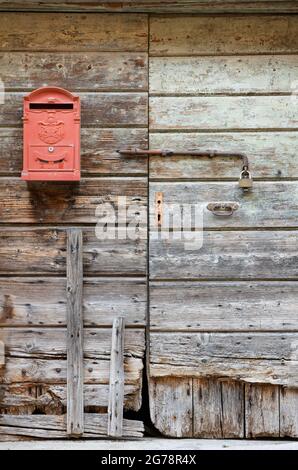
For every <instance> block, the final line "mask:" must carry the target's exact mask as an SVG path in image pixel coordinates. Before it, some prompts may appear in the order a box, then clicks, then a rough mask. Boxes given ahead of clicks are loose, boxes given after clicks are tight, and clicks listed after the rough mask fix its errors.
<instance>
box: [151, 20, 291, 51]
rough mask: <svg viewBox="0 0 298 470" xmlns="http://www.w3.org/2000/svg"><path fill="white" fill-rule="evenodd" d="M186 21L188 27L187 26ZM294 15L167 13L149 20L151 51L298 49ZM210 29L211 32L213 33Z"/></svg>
mask: <svg viewBox="0 0 298 470" xmlns="http://www.w3.org/2000/svg"><path fill="white" fill-rule="evenodd" d="M186 25H187V27H186ZM297 31H298V19H297V17H295V16H284V17H282V16H271V17H267V18H266V21H264V18H263V17H262V16H239V17H237V16H235V17H231V18H229V21H227V19H226V18H225V17H220V16H214V17H207V18H206V17H201V16H188V17H185V16H176V17H174V18H173V17H171V16H164V17H152V18H151V21H150V53H151V55H162V56H168V55H173V56H178V55H180V56H183V55H185V56H187V55H193V54H195V55H200V54H203V55H219V54H258V53H262V54H270V53H273V54H282V53H289V52H291V53H293V52H297V51H298V39H297V38H298V34H297ZM210 32H212V33H211V34H210Z"/></svg>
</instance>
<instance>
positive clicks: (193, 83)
mask: <svg viewBox="0 0 298 470" xmlns="http://www.w3.org/2000/svg"><path fill="white" fill-rule="evenodd" d="M149 72H150V93H156V94H163V95H173V94H175V93H179V94H180V93H181V94H189V95H195V94H213V93H214V94H216V93H220V94H237V93H238V94H239V93H240V94H246V93H265V94H268V93H291V92H293V91H294V89H293V88H294V85H295V83H296V77H297V73H298V65H297V56H294V55H288V56H240V57H231V56H230V57H229V56H226V57H152V58H151V59H150V67H149Z"/></svg>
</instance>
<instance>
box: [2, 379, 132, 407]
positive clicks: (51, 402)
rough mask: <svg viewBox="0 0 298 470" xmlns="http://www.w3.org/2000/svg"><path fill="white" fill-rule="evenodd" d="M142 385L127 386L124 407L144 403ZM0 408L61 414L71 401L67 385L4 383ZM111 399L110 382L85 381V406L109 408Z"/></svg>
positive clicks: (125, 387)
mask: <svg viewBox="0 0 298 470" xmlns="http://www.w3.org/2000/svg"><path fill="white" fill-rule="evenodd" d="M139 392H140V387H138V386H137V384H136V383H135V384H127V385H125V386H124V409H125V410H133V411H138V409H139V408H140V406H141V396H140V393H139ZM0 398H1V403H0V410H1V412H3V411H4V412H6V413H12V414H13V412H14V411H15V410H17V411H18V414H22V412H23V411H25V410H26V412H27V413H29V414H32V413H33V412H34V411H35V410H44V411H45V413H46V414H61V412H62V410H64V407H66V402H67V388H66V384H47V383H42V384H40V383H37V384H32V383H29V384H27V383H26V382H25V383H20V384H12V385H0ZM108 399H109V385H108V384H84V403H85V407H91V406H96V407H100V408H102V409H106V408H107V403H108Z"/></svg>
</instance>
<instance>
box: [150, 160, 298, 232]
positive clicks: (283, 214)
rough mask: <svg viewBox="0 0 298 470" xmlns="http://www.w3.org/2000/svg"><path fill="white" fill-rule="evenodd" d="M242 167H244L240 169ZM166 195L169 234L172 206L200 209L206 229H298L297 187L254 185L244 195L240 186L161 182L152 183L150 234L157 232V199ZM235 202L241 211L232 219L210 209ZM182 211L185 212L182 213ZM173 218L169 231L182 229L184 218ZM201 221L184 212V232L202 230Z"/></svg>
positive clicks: (263, 183) (165, 225) (166, 217)
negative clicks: (211, 204) (220, 203)
mask: <svg viewBox="0 0 298 470" xmlns="http://www.w3.org/2000/svg"><path fill="white" fill-rule="evenodd" d="M240 167H241V165H240ZM159 192H161V193H163V226H162V228H164V229H165V230H168V226H167V225H168V222H167V221H168V220H169V214H170V213H171V212H173V206H174V207H177V208H182V207H183V206H184V205H185V206H184V209H186V207H188V208H190V206H193V208H194V207H195V206H196V207H198V210H199V214H203V224H204V225H203V226H204V229H209V228H216V229H222V228H228V227H229V228H239V229H240V228H252V227H253V228H258V227H262V228H264V227H266V228H267V229H268V228H270V227H272V228H273V227H283V228H286V227H288V228H290V227H296V226H297V220H298V183H297V182H274V183H272V182H254V184H253V188H252V190H251V191H247V192H244V191H243V190H242V189H241V188H240V187H239V184H238V182H226V183H223V182H217V183H214V182H208V183H207V182H200V183H197V182H196V183H195V182H187V183H186V182H179V183H170V182H160V183H150V219H151V225H150V227H151V230H154V229H156V223H155V217H154V216H155V203H154V195H155V194H156V193H159ZM219 201H222V202H225V201H232V202H238V203H239V209H238V210H237V211H235V212H234V213H233V215H232V216H230V217H216V216H214V214H213V213H212V212H211V211H210V210H208V209H207V205H208V203H210V202H219ZM180 210H181V211H182V209H180ZM180 210H179V216H178V217H174V219H173V222H171V225H170V228H176V229H181V226H182V224H181V215H180ZM201 224H202V222H201V217H196V218H195V217H194V215H193V213H191V211H190V210H188V211H187V210H184V212H183V227H184V228H185V229H190V228H196V229H201V227H202V225H201Z"/></svg>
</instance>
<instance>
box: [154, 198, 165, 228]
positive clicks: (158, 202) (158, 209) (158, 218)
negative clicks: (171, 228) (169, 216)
mask: <svg viewBox="0 0 298 470" xmlns="http://www.w3.org/2000/svg"><path fill="white" fill-rule="evenodd" d="M162 216H163V193H162V192H161V191H159V192H157V193H155V223H156V226H157V227H161V226H162Z"/></svg>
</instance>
